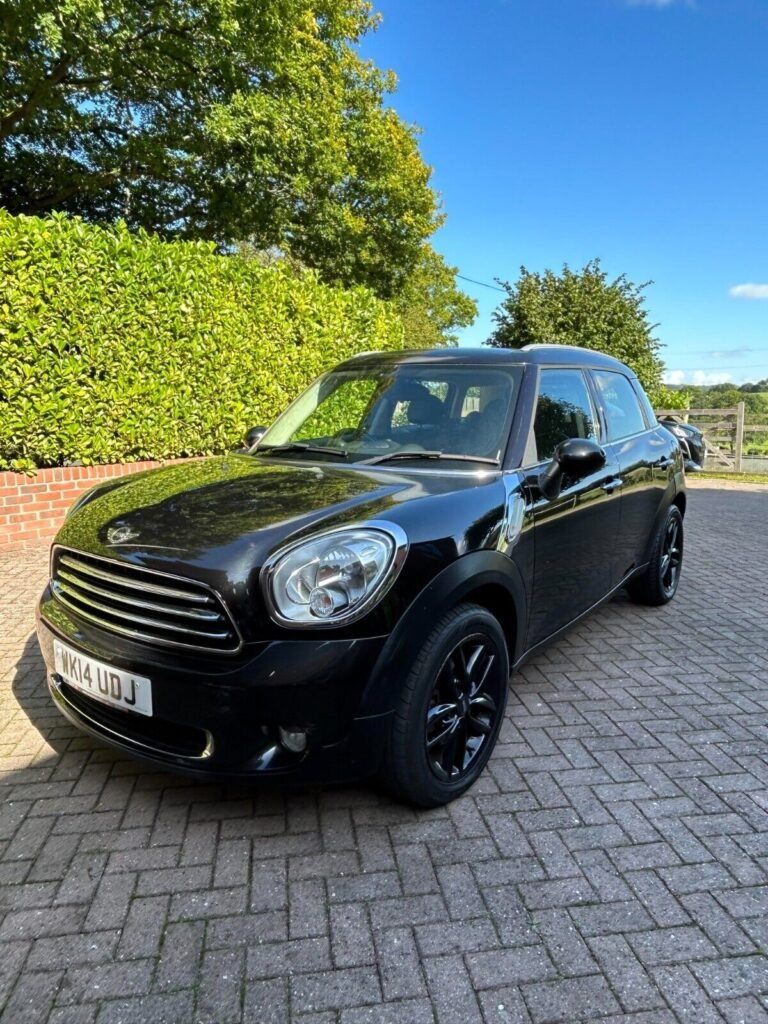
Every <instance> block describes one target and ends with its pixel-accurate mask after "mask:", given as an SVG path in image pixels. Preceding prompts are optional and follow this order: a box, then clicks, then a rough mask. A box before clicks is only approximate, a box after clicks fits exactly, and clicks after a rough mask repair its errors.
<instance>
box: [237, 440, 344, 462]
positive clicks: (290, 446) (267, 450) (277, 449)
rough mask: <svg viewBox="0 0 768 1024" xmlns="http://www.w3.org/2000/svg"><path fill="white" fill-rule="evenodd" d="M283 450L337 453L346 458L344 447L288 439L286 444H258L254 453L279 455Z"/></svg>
mask: <svg viewBox="0 0 768 1024" xmlns="http://www.w3.org/2000/svg"><path fill="white" fill-rule="evenodd" d="M283 452H312V453H315V452H316V453H318V454H321V455H337V456H338V457H339V458H340V459H346V457H347V454H348V453H347V450H346V448H331V447H329V446H328V445H322V444H308V443H307V442H305V441H289V442H288V443H287V444H268V445H264V446H263V447H262V446H259V447H258V448H257V449H256V452H255V454H256V455H258V454H261V453H264V454H266V455H281V454H282V453H283Z"/></svg>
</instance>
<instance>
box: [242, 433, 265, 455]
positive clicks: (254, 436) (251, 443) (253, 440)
mask: <svg viewBox="0 0 768 1024" xmlns="http://www.w3.org/2000/svg"><path fill="white" fill-rule="evenodd" d="M266 432H267V428H266V427H251V429H250V430H249V431H248V433H247V434H246V435H245V447H246V448H247V449H248V450H249V451H250V449H251V448H255V447H256V445H257V444H258V443H259V441H260V440H261V439H262V437H264V435H265V434H266Z"/></svg>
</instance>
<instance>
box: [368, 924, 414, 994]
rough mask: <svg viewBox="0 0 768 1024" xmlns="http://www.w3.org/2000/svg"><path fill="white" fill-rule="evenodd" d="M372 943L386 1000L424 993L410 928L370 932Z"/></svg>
mask: <svg viewBox="0 0 768 1024" xmlns="http://www.w3.org/2000/svg"><path fill="white" fill-rule="evenodd" d="M374 944H375V948H376V962H377V964H378V967H379V977H380V978H381V986H382V990H383V993H384V998H385V999H386V1000H394V999H408V998H411V997H415V996H421V995H423V994H424V993H425V992H426V988H425V984H424V973H423V968H422V961H421V959H420V957H419V953H418V950H417V949H416V943H415V941H414V938H413V934H412V932H411V929H410V928H384V929H382V930H381V931H378V932H374Z"/></svg>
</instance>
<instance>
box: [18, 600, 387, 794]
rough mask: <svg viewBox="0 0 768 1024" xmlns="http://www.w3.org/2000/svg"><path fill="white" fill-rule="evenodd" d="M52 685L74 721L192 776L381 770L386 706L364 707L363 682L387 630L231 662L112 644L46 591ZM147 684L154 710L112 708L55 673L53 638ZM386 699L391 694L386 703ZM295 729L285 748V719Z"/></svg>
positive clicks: (256, 652) (340, 774)
mask: <svg viewBox="0 0 768 1024" xmlns="http://www.w3.org/2000/svg"><path fill="white" fill-rule="evenodd" d="M37 632H38V639H39V643H40V648H41V651H42V654H43V658H44V660H45V664H46V669H47V679H48V686H49V689H50V692H51V695H52V697H53V699H54V701H55V703H56V705H57V707H58V708H59V710H60V711H61V713H62V714H63V715H64V716H65V717H66V718H67V719H68V720H69V721H70V722H72V723H73V724H74V725H76V726H77V727H78V728H79V729H82V730H83V731H84V732H87V733H89V734H91V735H93V736H97V737H98V738H99V739H101V740H103V741H104V742H106V743H108V744H110V745H111V746H113V747H116V748H118V749H120V750H123V751H125V752H127V753H130V754H132V755H134V756H137V757H141V758H142V759H144V760H147V761H150V762H151V763H152V764H154V765H161V766H163V767H165V768H172V769H175V770H180V771H183V772H185V773H187V774H192V775H199V776H208V777H209V776H217V777H224V778H240V779H243V778H254V779H255V778H262V779H265V780H266V779H268V778H272V779H281V780H283V781H289V780H290V781H296V782H301V783H308V782H330V781H342V780H347V779H352V778H364V777H366V776H367V775H370V774H371V773H372V772H373V771H374V770H375V769H376V767H377V766H378V762H379V760H380V757H381V752H382V750H383V742H384V739H385V736H386V732H387V729H388V725H389V719H390V715H391V710H388V709H385V710H382V705H381V703H380V702H379V703H378V706H377V707H376V708H375V710H376V712H378V713H376V714H370V713H367V711H366V706H365V696H364V695H365V693H366V684H367V682H368V680H369V678H370V677H371V675H372V673H373V671H374V668H375V666H376V664H377V661H378V659H379V655H380V653H381V650H382V648H383V646H384V643H385V641H386V637H374V638H371V639H365V640H360V639H353V640H326V639H318V640H300V641H293V640H291V641H273V642H269V643H259V644H250V645H247V646H246V647H245V648H244V649H243V651H242V652H241V654H239V655H238V656H237V657H236V658H227V657H217V658H215V659H208V660H202V659H195V658H191V657H190V656H188V655H184V656H179V655H169V654H167V653H166V652H160V651H154V650H152V649H150V648H148V647H147V648H143V647H140V646H138V645H136V644H133V643H129V642H123V641H119V640H118V639H117V638H116V637H114V636H111V635H108V634H106V633H104V632H102V631H100V630H95V629H91V628H89V627H87V626H85V625H84V624H83V623H80V622H78V621H77V620H76V619H75V617H74V616H72V615H71V614H70V613H69V612H67V611H66V609H64V608H62V606H61V605H60V604H59V603H58V602H56V601H55V600H54V599H53V598H52V597H51V594H50V591H49V590H46V592H45V593H44V594H43V597H42V599H41V602H40V605H39V608H38V622H37ZM54 638H59V639H60V640H61V641H63V642H64V643H65V644H67V645H68V646H69V647H71V648H73V649H74V650H76V651H78V652H80V653H81V654H84V655H86V656H88V657H91V658H95V659H97V660H99V661H102V662H104V663H106V664H108V665H111V666H113V667H115V668H118V669H123V670H126V671H130V672H133V673H134V674H137V675H142V676H146V677H148V678H149V679H150V680H151V682H152V703H153V715H152V717H151V718H148V717H146V716H143V715H138V714H135V713H133V712H131V711H128V710H123V709H119V708H115V707H114V706H112V705H109V704H106V703H104V702H103V701H100V700H97V699H95V698H93V697H91V696H88V695H86V694H83V693H82V692H81V691H80V690H77V689H75V688H73V687H71V686H69V685H68V684H67V683H66V682H65V681H64V680H63V679H62V677H61V676H59V675H58V673H57V671H56V667H55V663H54V655H53V641H54ZM385 704H386V702H385ZM281 726H282V727H283V728H286V729H301V730H305V731H306V734H307V747H306V750H305V751H303V752H301V753H296V752H291V751H289V750H288V749H286V747H285V746H284V745H282V744H281V742H280V732H279V729H280V727H281Z"/></svg>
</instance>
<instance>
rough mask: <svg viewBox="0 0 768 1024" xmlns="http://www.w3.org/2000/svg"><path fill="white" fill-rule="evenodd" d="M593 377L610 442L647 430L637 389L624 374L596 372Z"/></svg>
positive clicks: (610, 371) (608, 371) (609, 371)
mask: <svg viewBox="0 0 768 1024" xmlns="http://www.w3.org/2000/svg"><path fill="white" fill-rule="evenodd" d="M592 376H593V378H594V381H595V384H596V386H597V392H598V394H599V396H600V404H601V405H602V407H603V415H604V416H605V426H606V431H607V434H608V437H607V439H608V441H619V440H621V438H622V437H630V436H631V435H632V434H639V433H640V431H641V430H646V429H647V427H646V423H645V417H644V416H643V410H642V409H641V408H640V402H639V400H638V397H637V395H636V394H635V389H634V388H633V387H632V385H631V384H630V382H629V381H628V380H627V378H626V377H625V376H624V374H623V373H615V372H614V371H612V370H595V371H593V374H592Z"/></svg>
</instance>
